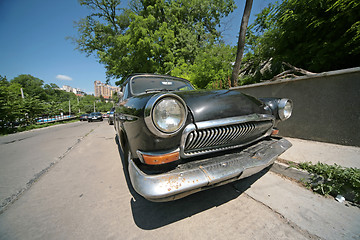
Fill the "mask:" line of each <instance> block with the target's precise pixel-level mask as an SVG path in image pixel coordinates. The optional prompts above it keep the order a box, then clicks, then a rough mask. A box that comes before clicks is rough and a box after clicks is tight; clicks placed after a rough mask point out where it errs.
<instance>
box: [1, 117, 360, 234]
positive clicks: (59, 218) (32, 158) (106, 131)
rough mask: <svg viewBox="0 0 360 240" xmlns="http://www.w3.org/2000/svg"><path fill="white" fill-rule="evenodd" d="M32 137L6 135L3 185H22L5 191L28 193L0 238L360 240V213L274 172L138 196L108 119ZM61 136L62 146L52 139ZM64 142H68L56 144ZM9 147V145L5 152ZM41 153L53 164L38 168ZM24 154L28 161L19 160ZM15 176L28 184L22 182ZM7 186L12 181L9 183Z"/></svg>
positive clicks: (6, 218)
mask: <svg viewBox="0 0 360 240" xmlns="http://www.w3.org/2000/svg"><path fill="white" fill-rule="evenodd" d="M63 132H64V135H62V133H63ZM28 134H29V135H26V134H24V136H32V137H29V138H25V137H15V136H6V137H2V138H0V143H1V144H0V146H1V148H0V151H1V155H0V156H1V166H2V167H1V172H0V180H1V181H0V183H1V187H2V186H3V185H6V186H7V188H8V189H12V188H13V186H14V187H16V190H13V191H8V193H13V192H16V191H18V189H19V188H18V187H19V186H20V189H24V190H23V192H22V193H21V194H18V196H17V197H16V199H15V200H12V201H11V203H10V204H7V206H6V207H5V208H3V210H2V213H1V214H0V239H143V238H146V239H359V236H360V211H359V209H358V208H357V207H354V206H350V205H345V204H340V203H338V202H336V201H334V200H333V199H329V198H324V197H321V196H319V195H316V194H313V193H311V192H310V191H308V190H307V189H304V188H302V187H300V186H299V185H298V184H296V183H294V182H292V181H289V180H287V179H285V178H283V177H281V176H279V175H277V174H274V173H272V172H267V171H263V172H261V173H259V174H257V175H255V176H253V177H251V178H247V179H245V180H242V181H237V182H235V183H231V184H227V185H224V186H221V187H217V188H214V189H211V190H207V191H203V192H200V193H197V194H194V195H191V196H189V197H186V198H184V199H180V200H177V201H174V202H168V203H152V202H149V201H146V200H144V199H143V198H142V197H140V196H139V195H137V194H136V193H135V192H134V190H133V189H132V187H131V185H130V184H129V179H128V175H127V173H126V171H124V169H123V164H122V158H121V157H122V152H121V151H120V150H119V149H118V146H117V143H116V138H115V132H114V129H113V126H109V125H107V123H106V122H103V123H86V122H83V123H75V124H67V125H65V126H61V127H54V128H50V129H47V130H38V131H37V132H34V133H28ZM32 134H34V135H32ZM60 135H61V136H62V137H61V136H60ZM19 136H20V135H19ZM56 137H59V139H57V140H53V139H54V138H56ZM31 138H32V139H33V141H35V142H37V143H40V142H41V143H43V144H48V145H47V147H46V149H47V150H46V149H42V150H40V149H39V147H37V146H38V144H35V143H33V142H32V141H30V140H31ZM60 138H64V140H63V141H64V142H66V144H65V143H62V145H61V146H60V142H61V141H60ZM19 139H22V140H19ZM36 139H38V140H36ZM40 139H41V140H40ZM14 140H16V141H14ZM26 141H28V143H27V144H29V146H26ZM11 144H13V146H12V148H6V147H3V146H6V145H11ZM20 144H23V145H20ZM20 146H22V148H21V149H22V150H20ZM59 148H61V150H60V149H59ZM14 149H18V150H17V151H15V150H14ZM25 149H26V151H25ZM54 149H55V150H57V151H55V150H54ZM8 150H11V152H9V153H7V151H8ZM11 153H12V154H11ZM3 154H6V156H12V155H14V156H12V157H13V158H12V161H10V160H3V159H4V158H3ZM17 154H20V155H19V156H16V155H17ZM33 154H34V155H33ZM39 156H47V157H45V158H44V159H43V160H41V161H39V162H37V159H38V158H39ZM21 157H22V158H24V159H22V160H21V161H20V160H19V159H20V158H21ZM17 161H20V162H19V163H16V162H17ZM13 162H15V163H13ZM24 162H26V163H27V164H25V163H24ZM13 165H15V166H21V168H20V167H19V168H16V167H15V168H14V167H12V166H13ZM33 165H34V166H33ZM8 166H9V167H8ZM28 168H30V169H31V170H29V169H28ZM32 173H34V174H35V175H31V174H32ZM39 173H40V174H39ZM12 174H14V175H16V176H22V175H26V177H24V178H21V179H23V180H22V181H17V180H16V179H17V177H14V178H12V177H11V175H12ZM7 175H9V176H7ZM7 179H12V181H10V182H9V183H8V182H6V181H8V180H7ZM19 179H20V178H19ZM32 179H35V180H33V181H32ZM3 181H5V182H3ZM29 181H30V182H31V184H28V187H26V186H27V183H28V182H29ZM15 183H16V184H15ZM24 184H25V185H24ZM24 186H25V187H24ZM4 196H5V197H6V196H7V195H4ZM2 198H3V196H2Z"/></svg>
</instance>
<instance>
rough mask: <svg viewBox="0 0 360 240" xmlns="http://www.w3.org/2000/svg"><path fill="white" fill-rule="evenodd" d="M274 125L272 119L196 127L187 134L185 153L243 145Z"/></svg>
mask: <svg viewBox="0 0 360 240" xmlns="http://www.w3.org/2000/svg"><path fill="white" fill-rule="evenodd" d="M272 126H273V122H272V121H254V122H245V123H239V124H233V125H228V126H220V127H211V128H207V129H194V130H193V131H191V132H189V134H188V135H187V138H186V141H185V146H184V153H185V154H187V155H188V154H190V155H191V154H194V153H197V152H199V151H200V152H207V151H213V150H218V149H226V148H228V147H232V146H238V145H243V144H245V143H247V142H250V141H252V140H254V139H256V138H258V137H260V136H263V135H264V134H265V133H266V132H267V131H268V130H269V129H270V128H271V127H272Z"/></svg>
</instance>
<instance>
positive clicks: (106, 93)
mask: <svg viewBox="0 0 360 240" xmlns="http://www.w3.org/2000/svg"><path fill="white" fill-rule="evenodd" d="M94 90H95V91H94V93H95V97H100V96H103V97H104V98H107V99H108V98H111V97H112V96H113V94H114V93H115V92H120V88H119V87H113V86H110V85H108V84H105V83H102V82H100V81H94Z"/></svg>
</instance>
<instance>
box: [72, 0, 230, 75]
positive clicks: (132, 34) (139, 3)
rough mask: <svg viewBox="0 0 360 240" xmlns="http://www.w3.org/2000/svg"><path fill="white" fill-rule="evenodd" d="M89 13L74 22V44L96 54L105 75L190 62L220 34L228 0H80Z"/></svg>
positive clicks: (165, 68)
mask: <svg viewBox="0 0 360 240" xmlns="http://www.w3.org/2000/svg"><path fill="white" fill-rule="evenodd" d="M80 4H81V5H84V6H87V7H89V8H90V9H92V10H93V14H91V15H89V16H87V17H86V18H84V19H82V20H80V21H79V22H78V23H77V28H78V31H79V38H77V39H75V43H76V45H77V48H78V49H79V50H80V51H83V52H85V53H87V54H96V55H97V57H98V58H99V62H100V63H103V64H104V65H105V68H106V70H107V75H108V76H109V77H125V76H127V75H129V74H131V73H134V72H150V73H169V72H170V71H171V70H173V69H174V68H179V66H180V65H183V66H184V64H186V65H192V64H193V63H194V62H195V59H196V57H197V55H198V53H199V52H200V51H202V50H203V49H204V48H205V47H206V46H207V45H208V44H209V43H214V42H216V41H218V40H219V39H220V33H219V31H218V30H217V27H218V26H219V24H220V19H221V18H222V17H224V16H227V15H228V14H229V13H230V12H231V11H233V9H234V7H235V4H234V1H233V0H222V1H220V0H219V1H218V0H217V1H213V0H201V1H200V0H182V1H175V0H132V1H131V2H130V8H127V9H120V7H119V5H120V1H119V0H102V1H100V0H80Z"/></svg>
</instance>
